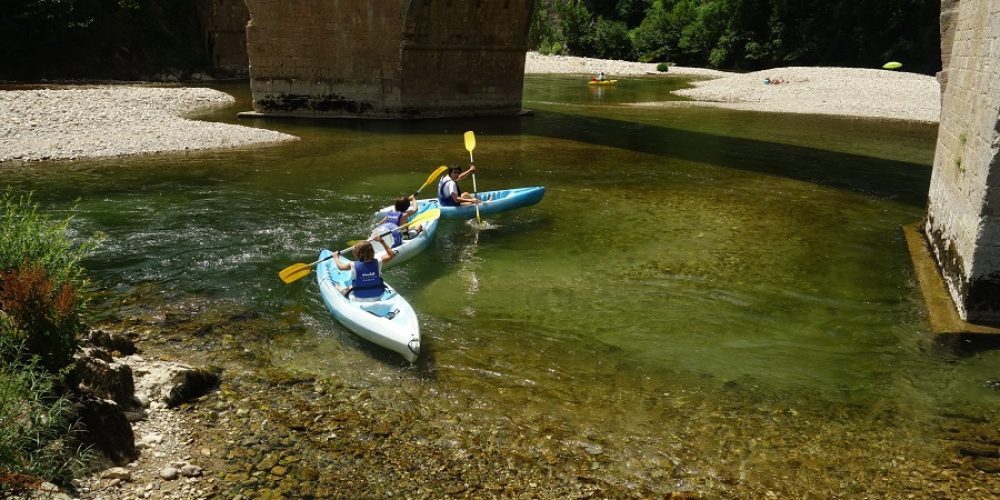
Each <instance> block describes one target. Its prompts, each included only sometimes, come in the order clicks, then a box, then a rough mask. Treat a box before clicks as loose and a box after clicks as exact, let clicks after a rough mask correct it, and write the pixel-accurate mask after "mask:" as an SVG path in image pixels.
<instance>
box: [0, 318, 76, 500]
mask: <svg viewBox="0 0 1000 500" xmlns="http://www.w3.org/2000/svg"><path fill="white" fill-rule="evenodd" d="M12 330H13V325H11V323H10V321H9V320H7V318H6V317H0V347H2V348H3V350H4V351H6V352H12V351H17V350H18V348H17V347H16V345H15V344H14V343H13V341H12V339H11V336H10V334H11V332H12ZM37 359H38V358H34V359H32V360H29V361H0V421H2V422H3V425H0V498H7V497H8V496H9V495H16V494H17V493H19V492H24V491H25V490H32V489H36V488H37V487H38V485H39V484H40V483H41V482H42V481H49V482H54V483H59V484H63V485H65V484H67V483H68V482H69V480H70V479H72V477H73V474H74V473H75V472H76V470H77V469H78V468H79V467H81V466H82V464H83V461H84V460H85V458H86V455H87V453H81V451H80V450H79V449H77V448H75V445H74V444H73V443H74V442H75V439H73V437H72V428H73V426H72V422H70V418H71V416H72V415H73V411H72V407H71V403H70V401H69V400H68V399H67V398H66V397H65V396H61V395H58V394H57V392H56V391H55V386H56V382H57V378H56V376H54V375H52V374H50V373H48V372H46V371H45V370H44V369H43V368H41V367H40V366H38V364H37Z"/></svg>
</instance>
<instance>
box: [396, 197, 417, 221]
mask: <svg viewBox="0 0 1000 500" xmlns="http://www.w3.org/2000/svg"><path fill="white" fill-rule="evenodd" d="M410 201H411V202H412V203H410V209H409V210H407V211H406V213H405V214H403V215H405V216H406V217H407V218H408V217H409V216H411V215H413V214H414V212H416V211H417V197H416V196H413V195H412V194H411V195H410ZM399 225H400V226H402V225H403V220H402V219H400V221H399Z"/></svg>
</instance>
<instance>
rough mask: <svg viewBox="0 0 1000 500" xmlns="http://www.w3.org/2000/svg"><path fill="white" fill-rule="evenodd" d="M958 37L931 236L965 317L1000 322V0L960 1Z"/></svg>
mask: <svg viewBox="0 0 1000 500" xmlns="http://www.w3.org/2000/svg"><path fill="white" fill-rule="evenodd" d="M942 19H943V20H944V17H942ZM953 36H954V43H953V45H952V47H951V55H950V59H948V61H947V68H948V69H947V86H946V87H945V90H944V94H943V96H942V102H941V122H940V127H939V132H938V141H937V150H936V152H935V158H934V171H933V174H932V176H931V186H930V192H929V198H928V210H927V215H928V219H927V225H926V230H927V231H926V234H927V238H928V241H929V243H930V245H931V248H932V249H933V250H934V253H935V256H936V258H937V260H938V264H939V266H940V267H941V271H942V275H943V276H944V278H945V281H946V282H947V284H948V288H949V292H950V293H951V295H952V299H953V300H954V302H955V305H956V307H957V308H958V311H959V313H960V315H961V316H962V318H963V319H966V320H968V321H972V322H977V321H978V322H997V321H1000V0H961V1H960V2H959V4H958V9H957V14H956V15H955V17H954V33H953Z"/></svg>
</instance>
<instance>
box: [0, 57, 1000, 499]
mask: <svg viewBox="0 0 1000 500" xmlns="http://www.w3.org/2000/svg"><path fill="white" fill-rule="evenodd" d="M685 84H686V82H685V81H684V80H682V79H672V78H635V79H631V80H622V81H619V82H618V84H617V85H616V86H613V87H609V88H597V89H595V88H593V87H592V86H587V85H585V84H584V83H583V81H582V80H581V78H575V77H571V76H528V77H527V78H526V82H525V97H524V105H525V107H526V108H530V109H532V110H533V111H534V113H533V114H531V115H529V116H523V117H512V118H490V119H461V120H459V119H442V120H424V121H406V122H383V121H347V120H328V121H325V120H299V121H294V120H272V121H263V120H254V121H239V123H243V124H248V125H253V126H260V127H267V128H272V129H275V130H279V131H282V132H286V133H290V134H294V135H297V136H299V137H301V138H302V140H301V141H297V142H294V143H288V144H282V145H277V146H273V147H266V148H252V149H242V150H231V151H211V152H189V153H178V154H167V155H154V156H140V157H131V158H116V159H101V160H86V161H74V162H58V163H49V164H34V165H30V166H25V167H18V168H8V169H4V170H2V171H0V182H2V183H3V184H5V185H13V186H15V187H16V188H18V189H23V190H32V191H34V192H35V198H36V200H37V201H39V202H40V203H41V204H42V207H43V208H44V209H46V210H47V211H50V212H54V213H56V214H60V215H64V214H69V213H71V214H73V216H74V220H73V224H72V226H71V227H72V230H73V232H74V234H75V235H77V236H78V237H81V238H82V237H85V236H87V235H91V234H94V233H97V232H100V233H102V234H103V237H104V240H103V243H102V244H101V245H100V247H99V248H98V249H97V250H96V251H95V252H94V254H93V255H91V256H90V257H89V258H88V259H87V260H86V262H85V264H86V267H87V268H88V270H89V272H90V275H91V277H92V278H93V280H94V283H95V288H98V289H100V290H104V291H105V292H102V293H101V294H100V295H99V297H98V298H97V299H95V301H94V305H95V312H94V313H93V316H94V318H93V321H94V322H95V323H97V324H106V325H117V327H120V328H131V329H134V330H136V331H141V332H142V335H143V336H144V340H146V341H147V342H148V343H149V345H150V346H154V345H155V346H159V347H157V349H160V350H163V351H170V352H172V353H173V355H174V356H176V357H178V358H181V359H191V360H199V361H204V362H211V363H215V364H218V365H221V366H223V367H224V368H225V372H224V373H225V374H224V379H225V380H227V382H226V383H224V385H223V388H222V389H221V390H220V391H219V392H218V393H217V394H215V395H213V396H210V397H209V398H208V400H207V401H205V402H203V403H201V404H200V405H199V404H196V405H194V408H193V409H192V410H190V411H194V412H200V413H198V414H199V415H201V416H202V417H204V419H205V420H206V421H210V422H212V424H211V426H210V427H211V428H212V429H215V430H219V429H221V430H220V431H219V432H220V433H221V435H225V436H228V438H226V439H227V440H222V438H220V441H219V443H218V444H217V447H218V448H221V449H223V450H224V451H223V452H222V453H219V454H218V455H217V459H218V462H217V464H216V467H217V468H219V469H222V470H223V471H224V473H220V474H219V476H218V477H219V478H220V489H221V491H225V492H232V493H235V492H242V493H244V494H247V493H251V492H257V493H259V494H262V495H265V496H266V495H267V494H274V495H285V496H297V495H316V496H340V497H350V496H351V494H350V493H351V492H355V493H359V494H360V495H361V496H384V495H385V494H386V493H387V492H394V493H395V494H397V495H400V494H401V495H404V496H407V497H419V496H421V494H423V493H425V492H429V493H430V494H431V496H435V497H436V496H442V495H444V496H471V497H478V496H500V497H507V496H520V495H528V496H532V495H534V496H541V497H562V496H567V495H569V496H576V495H580V494H581V491H584V490H580V488H590V489H588V490H585V491H586V492H589V493H588V494H591V493H593V492H594V491H596V492H597V493H596V494H597V495H598V496H611V497H618V496H637V497H650V496H657V497H660V496H664V495H667V494H669V493H671V492H688V493H689V494H691V495H695V496H699V495H703V496H707V497H751V498H759V497H764V496H769V495H777V496H782V497H793V498H803V497H810V498H812V497H816V498H829V497H847V496H860V497H905V496H906V495H908V494H915V495H916V496H918V497H927V496H950V497H952V498H982V497H983V495H984V492H987V493H989V492H992V493H993V494H997V493H1000V489H995V488H997V487H998V485H1000V479H998V478H997V477H996V476H998V474H995V473H988V469H989V465H988V464H987V465H983V460H986V461H987V462H989V460H990V459H992V460H993V461H996V459H995V458H992V457H990V456H989V454H985V455H983V454H979V455H977V454H970V453H967V452H963V451H962V449H963V448H962V447H963V446H966V445H967V444H968V443H978V444H982V443H986V445H987V446H991V445H990V443H992V446H993V447H994V448H995V447H996V446H997V445H1000V437H998V435H997V429H996V427H995V425H993V424H990V422H992V421H994V420H995V418H996V417H997V416H998V415H1000V413H998V412H1000V392H998V391H997V389H996V387H997V386H998V385H1000V383H998V382H997V379H998V378H1000V374H998V373H997V370H996V367H997V366H998V364H997V362H998V357H1000V353H998V352H995V351H989V350H985V351H975V350H973V351H968V352H955V351H953V350H949V349H945V348H942V347H940V346H938V345H937V344H936V343H935V342H933V339H932V338H931V336H930V333H929V328H928V323H927V319H926V310H925V308H924V305H923V302H922V298H921V296H920V292H919V289H918V288H917V286H916V283H915V276H914V273H913V270H912V267H911V263H910V259H909V256H908V253H907V249H906V243H905V241H904V238H903V234H902V231H901V229H900V226H902V225H904V224H909V223H912V222H915V221H917V220H919V219H920V218H921V217H922V216H923V215H924V213H925V206H926V197H927V188H928V185H929V179H930V173H931V163H932V161H933V153H934V145H935V139H936V133H937V127H936V126H933V125H926V124H911V123H905V122H891V121H879V120H859V119H848V118H835V117H819V116H808V115H781V114H767V113H750V112H738V111H728V110H723V109H715V108H700V107H692V106H686V105H683V104H682V103H681V102H680V99H678V98H675V97H672V96H671V95H670V94H669V91H670V90H672V89H676V88H681V87H683V86H684V85H685ZM216 87H217V88H219V89H220V90H224V91H227V92H230V93H233V94H234V95H236V96H237V104H236V105H235V106H234V107H233V108H230V109H224V110H219V111H216V112H213V113H212V114H209V115H206V116H205V119H209V120H217V121H225V122H232V123H237V122H238V121H237V118H236V117H235V113H236V112H238V111H242V110H246V109H249V96H248V95H247V94H248V92H247V91H246V90H245V83H242V84H226V83H222V84H219V85H217V86H216ZM654 100H672V101H678V105H677V106H672V107H666V108H658V109H646V108H638V107H630V106H629V105H628V104H629V103H631V102H642V101H654ZM466 130H474V131H475V132H476V138H477V147H476V150H475V152H474V153H475V163H476V165H477V168H478V173H477V184H478V187H479V189H480V190H491V189H503V188H510V187H517V186H529V185H544V186H545V187H546V190H547V191H546V195H545V198H544V199H543V200H542V201H541V203H539V204H538V205H535V206H532V207H529V208H524V209H520V210H517V211H513V212H508V213H504V214H499V215H495V216H491V217H489V218H488V219H487V220H486V221H485V222H486V227H485V228H482V229H481V228H477V227H476V226H475V225H474V224H468V223H463V222H460V221H442V223H441V224H440V228H439V231H438V234H437V237H436V242H435V244H434V245H433V246H432V248H430V249H429V250H428V251H427V252H426V253H424V254H422V255H420V256H418V257H417V258H415V259H413V260H412V261H410V262H408V263H406V264H405V265H404V266H400V267H399V268H395V269H391V270H389V271H387V272H386V279H387V280H388V281H389V282H390V283H392V284H393V285H395V286H396V288H398V289H399V290H400V291H401V292H402V293H403V294H404V296H406V297H407V298H408V299H409V300H410V302H411V304H412V305H413V306H414V308H415V309H416V310H417V311H418V313H419V314H420V320H421V326H422V332H423V338H424V342H423V352H422V355H421V359H420V360H419V361H418V362H417V363H416V364H415V365H413V366H411V365H409V364H408V363H406V362H405V361H404V360H402V359H401V358H399V357H398V356H396V355H394V354H391V353H388V352H386V351H384V350H381V349H379V348H377V347H373V346H372V345H369V344H367V343H365V342H364V341H362V340H360V339H359V338H357V337H356V336H354V335H352V334H351V333H350V332H348V331H347V330H346V329H345V328H343V327H342V326H340V325H339V324H338V323H337V322H336V321H335V320H334V319H333V318H332V317H331V316H330V315H329V314H328V312H327V311H326V309H325V307H324V306H323V303H322V301H321V300H320V298H319V295H318V287H317V285H316V283H315V280H314V278H312V277H310V278H307V279H303V280H300V281H298V282H295V283H293V284H291V285H284V284H283V283H282V282H281V281H280V280H278V278H277V273H278V271H279V270H281V269H282V268H284V267H285V266H287V265H289V264H292V263H294V262H311V261H313V260H315V256H316V255H317V254H318V252H319V250H320V249H321V248H341V247H343V246H345V244H346V241H348V240H351V239H355V238H358V237H360V236H363V235H365V234H367V231H368V230H369V227H370V226H369V224H370V222H371V220H372V213H373V212H374V211H375V210H376V209H377V208H379V207H382V206H385V205H388V204H389V203H390V202H391V200H392V199H393V198H394V197H395V196H398V195H400V194H403V193H408V192H412V191H413V190H415V189H416V188H417V187H419V186H420V184H421V183H423V181H424V180H425V179H426V178H427V175H428V174H429V173H430V172H431V171H433V170H434V169H435V168H436V167H437V166H439V165H443V164H460V165H467V164H468V161H469V157H468V152H467V151H466V150H465V148H464V143H463V140H462V133H463V132H464V131H466ZM466 183H467V184H468V185H466V186H463V187H464V188H466V189H467V190H471V183H469V182H468V181H466ZM422 194H424V195H427V196H433V185H432V186H431V187H430V188H428V189H426V190H425V191H424V193H422ZM289 387H293V389H290V388H289ZM316 387H327V389H324V390H321V391H319V392H318V393H316V394H320V395H329V394H330V391H331V390H333V391H339V394H340V396H336V397H334V400H333V403H330V402H329V401H327V402H326V403H324V404H336V405H337V408H351V409H352V411H355V412H359V413H360V414H365V415H368V413H366V412H370V415H371V419H377V418H378V415H384V416H386V421H387V422H392V423H393V425H394V426H397V427H399V428H406V429H409V430H408V431H402V430H398V429H394V430H390V431H386V432H383V433H379V432H375V433H374V434H375V435H376V436H382V437H381V438H380V439H376V441H384V442H391V443H396V444H398V445H399V449H400V450H407V451H406V453H414V454H418V456H420V457H422V460H423V461H422V462H421V464H420V465H419V466H418V465H413V464H409V465H407V464H404V462H405V461H406V460H405V457H402V458H401V457H399V456H398V455H395V454H394V452H393V451H391V450H386V449H382V448H380V447H375V448H372V447H366V446H367V445H365V446H361V445H360V444H359V443H361V442H365V443H369V442H370V439H371V436H370V434H371V433H362V434H357V433H352V432H349V431H348V430H346V429H343V428H342V427H343V426H342V427H341V428H340V430H337V429H338V427H336V426H332V427H331V426H330V425H329V422H331V421H342V420H343V418H346V417H336V418H335V417H333V416H331V414H330V413H329V412H328V411H327V410H330V408H329V407H326V408H319V407H317V405H318V403H317V402H316V398H317V397H320V396H316V394H313V393H312V392H311V391H313V390H314V389H315V388H316ZM331 388H332V389H331ZM323 397H326V396H323ZM338 398H339V399H338ZM241 401H249V402H250V403H249V404H251V405H254V406H256V407H257V408H259V409H261V410H260V411H262V412H263V411H264V410H263V409H262V408H266V409H267V410H266V411H267V413H266V414H267V415H271V417H270V420H271V421H272V422H273V421H275V420H276V416H280V415H281V414H283V413H287V412H289V411H290V412H291V413H292V414H294V415H296V416H293V417H288V419H289V420H290V421H291V423H289V422H284V421H283V422H282V423H281V424H280V425H281V429H278V430H275V429H273V428H270V432H272V433H273V435H274V436H276V437H274V438H273V440H272V438H269V437H268V435H267V434H268V431H266V430H265V429H263V428H262V427H260V426H258V425H257V424H259V423H260V422H259V420H257V421H255V420H252V419H248V418H243V419H242V420H241V419H240V418H237V416H236V413H235V411H236V408H237V407H241V403H240V402H241ZM310 401H312V403H310ZM242 404H243V405H244V406H243V407H244V408H245V405H246V404H247V403H242ZM289 408H291V409H292V410H289ZM244 414H245V410H244ZM305 416H308V417H309V418H308V419H307V418H305ZM338 418H340V420H338ZM324 419H325V420H324ZM279 420H280V419H279ZM305 420H309V422H310V423H308V425H306V424H301V423H296V422H300V421H305ZM376 424H377V423H373V422H369V423H368V425H376ZM271 425H278V424H271ZM303 426H304V427H303ZM241 428H243V431H242V432H241V431H240V429H241ZM320 428H322V429H320ZM209 434H211V433H210V432H209V430H206V436H207V435H209ZM320 434H322V435H324V436H327V438H326V440H325V441H320V440H318V439H317V436H319V435H320ZM330 434H333V435H334V436H333V437H330ZM247 436H250V437H249V438H248V437H247ZM206 439H208V438H207V437H206ZM331 441H332V442H339V444H337V445H333V444H331ZM372 446H375V445H372ZM241 447H242V448H247V449H253V450H255V451H253V452H252V453H242V452H238V451H239V450H238V448H241ZM967 447H968V446H966V448H967ZM292 448H294V449H296V450H297V451H295V452H294V453H290V452H289V451H288V450H289V449H292ZM376 448H377V450H378V451H373V450H375V449H376ZM345 449H350V450H357V449H362V450H366V451H365V453H369V454H370V453H376V454H379V456H381V457H383V458H382V459H381V460H380V461H376V462H366V460H370V458H358V457H359V456H366V455H364V453H362V454H361V455H358V454H357V453H355V455H354V456H355V458H356V460H355V461H354V462H351V461H350V460H345V459H344V458H343V456H344V454H345ZM275 450H284V451H281V452H280V453H278V454H277V455H275V453H276V451H275ZM350 453H354V452H350ZM350 453H348V454H350ZM420 454H423V455H420ZM984 456H985V458H984ZM268 457H273V458H274V460H275V461H276V462H275V463H284V462H282V460H284V461H286V462H289V467H290V468H292V469H295V470H297V471H300V472H301V471H307V472H301V475H300V476H295V477H296V478H297V479H296V480H295V481H292V482H291V483H289V482H288V477H292V476H288V477H285V476H284V475H283V474H275V473H274V471H273V469H270V468H269V467H265V468H263V469H262V468H261V467H260V464H262V463H267V465H268V466H270V465H272V464H270V463H268V462H267V461H268V460H270V458H268ZM430 457H437V458H430ZM444 457H447V458H444ZM435 460H437V461H438V462H435ZM505 460H506V461H505ZM429 463H440V467H441V470H439V471H437V472H435V471H429V470H427V469H426V466H427V464H429ZM373 464H374V465H373ZM491 464H492V465H491ZM366 466H367V467H373V466H377V467H384V468H392V467H399V470H404V471H408V472H407V473H406V474H404V473H402V472H399V471H395V472H389V471H386V470H381V471H368V472H369V473H370V474H371V475H370V476H366V474H365V467H366ZM491 467H493V468H497V467H498V468H500V469H503V470H504V471H505V472H504V473H502V474H501V473H499V472H498V473H497V476H496V477H495V478H494V479H495V480H494V481H492V482H491V481H489V480H486V479H483V477H480V476H484V477H485V476H489V471H490V470H493V469H491ZM254 468H256V469H257V470H264V473H263V474H257V475H254V474H251V473H247V472H245V470H246V469H249V470H251V471H252V470H254ZM282 470H284V469H282ZM984 470H986V471H987V472H984ZM241 471H244V472H241ZM268 471H270V472H268ZM308 471H312V472H308ZM347 471H351V472H353V473H354V476H353V477H355V481H357V482H355V483H345V482H343V481H342V480H341V479H342V477H341V475H346V474H347ZM477 471H478V472H477ZM407 474H409V476H407ZM449 474H451V475H449ZM383 476H384V477H383ZM407 477H409V478H410V479H409V480H406V478H407ZM434 478H437V479H436V481H437V482H434V481H435V479H434ZM505 478H506V479H505ZM293 483H294V484H293ZM305 483H314V484H313V485H312V486H305V487H304V488H306V489H304V490H302V489H297V488H300V487H302V486H296V484H298V485H301V484H305ZM387 484H391V485H393V486H391V487H390V486H386V485H387ZM456 484H461V485H462V486H461V487H460V488H458V489H453V488H454V486H455V485H456ZM990 488H994V489H992V490H991V489H990ZM262 492H264V493H262Z"/></svg>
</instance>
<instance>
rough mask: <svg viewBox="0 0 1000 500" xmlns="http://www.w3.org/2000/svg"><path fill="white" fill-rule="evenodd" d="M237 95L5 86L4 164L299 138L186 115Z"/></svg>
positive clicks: (1, 120) (0, 105) (0, 109)
mask: <svg viewBox="0 0 1000 500" xmlns="http://www.w3.org/2000/svg"><path fill="white" fill-rule="evenodd" d="M233 102H234V99H233V97H232V96H230V95H229V94H226V93H224V92H219V91H217V90H212V89H207V88H183V87H176V88H173V87H170V88H165V87H147V86H133V85H103V86H86V87H72V88H59V89H36V90H10V91H0V164H3V163H5V162H8V161H16V160H20V161H40V160H73V159H77V158H94V157H109V156H124V155H135V154H150V153H165V152H172V151H188V150H198V149H221V148H238V147H246V146H249V145H253V144H266V143H275V142H284V141H292V140H296V137H294V136H291V135H288V134H282V133H280V132H274V131H271V130H266V129H260V128H253V127H244V126H239V125H228V124H224V123H211V122H205V121H198V120H190V119H187V118H184V117H185V116H187V115H189V114H192V113H196V112H200V111H204V110H207V109H212V108H216V107H222V106H228V105H231V104H232V103H233Z"/></svg>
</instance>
